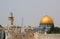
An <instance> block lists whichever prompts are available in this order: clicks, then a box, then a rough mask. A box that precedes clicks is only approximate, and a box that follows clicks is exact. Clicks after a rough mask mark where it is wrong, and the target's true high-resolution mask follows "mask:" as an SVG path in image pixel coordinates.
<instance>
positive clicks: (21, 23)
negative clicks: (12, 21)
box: [21, 17, 23, 26]
mask: <svg viewBox="0 0 60 39" xmlns="http://www.w3.org/2000/svg"><path fill="white" fill-rule="evenodd" d="M21 26H23V17H22V20H21Z"/></svg>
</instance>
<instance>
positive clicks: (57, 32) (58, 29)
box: [47, 27, 60, 34]
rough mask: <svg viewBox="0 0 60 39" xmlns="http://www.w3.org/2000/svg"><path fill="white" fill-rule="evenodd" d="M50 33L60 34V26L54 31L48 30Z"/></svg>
mask: <svg viewBox="0 0 60 39" xmlns="http://www.w3.org/2000/svg"><path fill="white" fill-rule="evenodd" d="M47 33H48V34H60V28H59V27H54V29H53V31H48V32H47Z"/></svg>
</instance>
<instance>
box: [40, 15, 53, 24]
mask: <svg viewBox="0 0 60 39" xmlns="http://www.w3.org/2000/svg"><path fill="white" fill-rule="evenodd" d="M40 24H53V20H52V18H51V17H49V16H48V15H45V16H43V17H42V19H41V20H40Z"/></svg>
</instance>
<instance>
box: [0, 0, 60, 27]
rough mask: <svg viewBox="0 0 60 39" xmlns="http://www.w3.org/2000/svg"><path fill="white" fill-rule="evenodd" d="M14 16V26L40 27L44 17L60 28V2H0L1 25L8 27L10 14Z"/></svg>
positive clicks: (27, 0)
mask: <svg viewBox="0 0 60 39" xmlns="http://www.w3.org/2000/svg"><path fill="white" fill-rule="evenodd" d="M11 12H13V14H14V19H15V20H14V25H21V22H22V17H23V25H24V26H38V25H39V23H40V19H41V18H42V17H43V16H44V15H49V16H50V17H51V18H52V19H53V20H54V25H55V26H59V27H60V0H0V24H1V25H4V26H6V25H8V24H9V22H8V17H9V14H10V13H11Z"/></svg>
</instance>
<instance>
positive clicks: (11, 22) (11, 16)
mask: <svg viewBox="0 0 60 39" xmlns="http://www.w3.org/2000/svg"><path fill="white" fill-rule="evenodd" d="M8 18H9V25H13V22H14V17H13V13H12V12H11V13H10V16H9V17H8Z"/></svg>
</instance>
